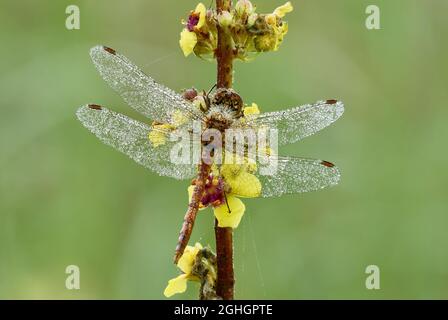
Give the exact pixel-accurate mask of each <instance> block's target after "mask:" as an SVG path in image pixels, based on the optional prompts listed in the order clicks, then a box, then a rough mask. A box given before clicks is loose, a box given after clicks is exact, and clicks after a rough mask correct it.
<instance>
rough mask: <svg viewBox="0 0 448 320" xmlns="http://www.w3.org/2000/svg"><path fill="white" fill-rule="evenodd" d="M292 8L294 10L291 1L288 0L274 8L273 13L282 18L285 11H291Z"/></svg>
mask: <svg viewBox="0 0 448 320" xmlns="http://www.w3.org/2000/svg"><path fill="white" fill-rule="evenodd" d="M293 10H294V8H293V6H292V4H291V2H290V1H288V2H286V3H285V4H284V5H282V6H280V7H278V8H277V9H275V10H274V14H275V15H276V16H277V17H279V18H283V17H284V16H285V15H286V14H287V13H289V12H292V11H293Z"/></svg>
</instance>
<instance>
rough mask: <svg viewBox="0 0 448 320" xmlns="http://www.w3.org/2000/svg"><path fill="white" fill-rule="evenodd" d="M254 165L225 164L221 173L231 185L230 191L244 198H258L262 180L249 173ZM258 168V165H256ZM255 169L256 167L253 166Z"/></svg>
mask: <svg viewBox="0 0 448 320" xmlns="http://www.w3.org/2000/svg"><path fill="white" fill-rule="evenodd" d="M252 167H253V165H251V164H246V165H237V164H223V165H222V167H221V174H222V176H223V177H224V179H225V182H226V183H227V184H228V185H229V186H230V192H231V193H232V194H235V195H238V196H240V197H243V198H256V197H258V196H260V194H261V182H260V180H258V178H257V177H256V176H255V175H253V174H252V173H249V172H248V170H249V169H251V168H252ZM255 168H256V166H255ZM252 169H254V168H252Z"/></svg>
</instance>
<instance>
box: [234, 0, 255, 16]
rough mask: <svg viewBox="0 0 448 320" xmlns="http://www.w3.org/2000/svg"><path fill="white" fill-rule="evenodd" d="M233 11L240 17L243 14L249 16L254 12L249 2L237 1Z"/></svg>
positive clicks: (246, 0)
mask: <svg viewBox="0 0 448 320" xmlns="http://www.w3.org/2000/svg"><path fill="white" fill-rule="evenodd" d="M235 10H236V12H237V13H238V14H239V15H240V16H242V15H244V14H247V15H250V14H252V13H253V12H254V6H253V5H252V2H250V1H249V0H238V2H237V3H236V5H235Z"/></svg>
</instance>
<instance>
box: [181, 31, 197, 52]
mask: <svg viewBox="0 0 448 320" xmlns="http://www.w3.org/2000/svg"><path fill="white" fill-rule="evenodd" d="M196 43H198V37H197V36H196V33H194V32H190V31H188V30H187V29H184V30H182V32H181V33H180V40H179V45H180V48H181V49H182V51H183V52H184V55H185V56H186V57H188V56H189V55H190V54H191V53H192V52H193V50H194V47H195V46H196Z"/></svg>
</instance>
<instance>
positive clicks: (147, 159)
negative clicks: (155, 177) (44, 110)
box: [76, 105, 197, 180]
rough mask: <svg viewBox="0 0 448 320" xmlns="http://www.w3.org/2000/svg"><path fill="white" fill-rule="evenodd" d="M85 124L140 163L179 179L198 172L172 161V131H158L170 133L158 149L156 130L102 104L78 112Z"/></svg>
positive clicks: (101, 137) (94, 132)
mask: <svg viewBox="0 0 448 320" xmlns="http://www.w3.org/2000/svg"><path fill="white" fill-rule="evenodd" d="M76 115H77V117H78V119H79V120H80V121H81V122H82V124H83V125H84V126H85V127H86V128H87V129H89V130H90V131H91V132H92V133H93V134H95V135H96V136H97V137H98V138H99V139H100V140H101V141H102V142H104V143H105V144H107V145H109V146H111V147H113V148H115V149H117V150H118V151H120V152H122V153H124V154H126V155H127V156H129V157H130V158H131V159H133V160H134V161H135V162H137V163H138V164H140V165H142V166H144V167H146V168H148V169H150V170H152V171H154V172H156V173H158V174H159V175H161V176H168V177H172V178H175V179H179V180H182V179H191V178H193V177H194V176H195V175H196V173H197V168H196V166H194V165H192V164H174V163H172V162H171V161H170V151H171V149H172V147H173V144H174V143H177V142H173V141H170V139H169V134H170V132H169V131H163V130H158V131H159V132H160V133H161V134H166V137H167V139H166V142H165V144H163V145H159V146H154V145H153V144H152V143H151V141H150V140H149V138H148V134H149V133H150V132H151V131H153V130H155V129H153V128H152V127H150V126H148V125H146V124H144V123H141V122H139V121H136V120H133V119H131V118H128V117H126V116H124V115H122V114H119V113H116V112H113V111H111V110H108V109H106V108H104V107H100V106H98V105H86V106H83V107H81V108H79V109H78V111H77V112H76Z"/></svg>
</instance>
